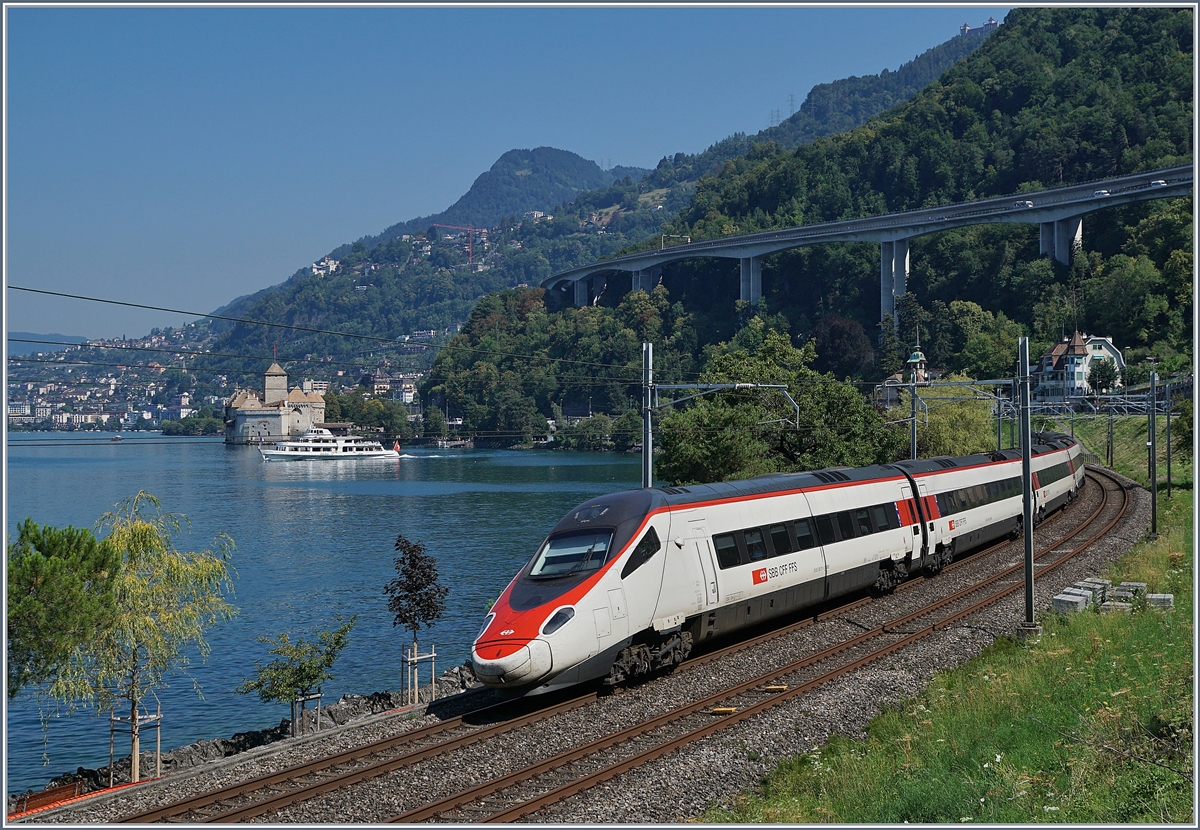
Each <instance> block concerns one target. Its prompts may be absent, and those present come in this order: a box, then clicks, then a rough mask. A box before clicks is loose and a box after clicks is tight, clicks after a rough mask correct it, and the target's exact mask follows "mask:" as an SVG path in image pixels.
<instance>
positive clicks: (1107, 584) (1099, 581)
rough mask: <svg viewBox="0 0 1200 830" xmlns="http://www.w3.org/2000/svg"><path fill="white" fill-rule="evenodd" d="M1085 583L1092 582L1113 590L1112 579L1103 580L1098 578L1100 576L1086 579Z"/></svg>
mask: <svg viewBox="0 0 1200 830" xmlns="http://www.w3.org/2000/svg"><path fill="white" fill-rule="evenodd" d="M1083 581H1084V582H1091V583H1093V584H1095V585H1103V586H1104V587H1105V588H1111V587H1112V580H1111V579H1101V578H1100V577H1098V576H1089V577H1085V578H1084V580H1083Z"/></svg>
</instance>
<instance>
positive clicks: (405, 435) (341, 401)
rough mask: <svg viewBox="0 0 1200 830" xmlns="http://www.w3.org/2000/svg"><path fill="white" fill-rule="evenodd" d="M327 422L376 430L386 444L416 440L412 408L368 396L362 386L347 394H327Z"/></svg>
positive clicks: (396, 402)
mask: <svg viewBox="0 0 1200 830" xmlns="http://www.w3.org/2000/svg"><path fill="white" fill-rule="evenodd" d="M325 421H326V423H331V424H332V423H338V422H341V421H345V422H347V423H351V424H354V425H355V426H357V427H360V428H367V429H374V430H376V431H378V432H379V433H380V438H381V439H382V440H383V441H389V442H390V441H397V440H398V441H400V442H402V443H403V442H404V441H407V440H408V439H410V438H412V437H413V433H414V430H413V427H412V424H410V423H409V421H408V409H407V407H405V406H404V404H402V403H400V402H399V401H392V400H387V399H385V398H374V397H367V396H366V395H365V394H364V393H363V391H362V389H361V387H360V388H359V389H356V390H354V391H353V392H349V393H347V394H345V395H339V394H337V393H336V392H327V393H326V394H325Z"/></svg>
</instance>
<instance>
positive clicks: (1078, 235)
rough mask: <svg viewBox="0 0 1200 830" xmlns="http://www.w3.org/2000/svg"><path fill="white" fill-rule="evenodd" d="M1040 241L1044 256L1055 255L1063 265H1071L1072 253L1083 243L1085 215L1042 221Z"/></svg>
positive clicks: (1039, 246) (1040, 248)
mask: <svg viewBox="0 0 1200 830" xmlns="http://www.w3.org/2000/svg"><path fill="white" fill-rule="evenodd" d="M1038 243H1039V245H1038V248H1039V250H1040V252H1041V254H1042V256H1048V257H1053V258H1054V259H1056V260H1058V261H1059V262H1061V263H1062V264H1063V265H1070V264H1071V257H1072V255H1074V253H1075V252H1076V251H1078V250H1079V248H1080V247H1081V246H1082V245H1083V217H1082V216H1068V217H1067V218H1066V219H1056V220H1055V221H1053V222H1042V223H1041V225H1040V226H1039V234H1038Z"/></svg>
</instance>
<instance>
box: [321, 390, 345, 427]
mask: <svg viewBox="0 0 1200 830" xmlns="http://www.w3.org/2000/svg"><path fill="white" fill-rule="evenodd" d="M341 417H342V402H341V399H340V398H339V397H338V395H337V393H336V392H334V391H332V390H331V391H329V392H326V393H325V421H326V423H331V424H332V423H336V422H337V421H338V420H339V419H341Z"/></svg>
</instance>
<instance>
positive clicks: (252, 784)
mask: <svg viewBox="0 0 1200 830" xmlns="http://www.w3.org/2000/svg"><path fill="white" fill-rule="evenodd" d="M595 697H596V695H595V693H594V692H593V693H591V694H585V695H581V696H578V697H574V698H571V699H570V700H567V701H563V702H562V703H559V704H557V705H556V706H553V707H550V708H547V709H539V710H537V711H535V712H531V713H528V714H527V715H523V716H519V717H517V718H515V719H508V720H504V721H501V722H499V723H496V724H492V725H491V726H483V727H479V728H477V729H475V730H473V731H471V732H469V733H467V735H465V736H461V737H460V738H458V739H452V740H460V741H462V743H461V744H460V745H463V746H465V745H468V744H469V743H473V742H474V741H470V740H467V739H469V738H471V737H473V736H478V737H476V738H475V740H482V739H483V738H486V737H490V736H491V735H495V734H501V733H502V732H505V731H511V730H512V729H515V728H518V727H520V726H524V725H526V724H528V723H532V722H535V721H537V720H541V719H543V718H545V717H549V716H552V715H556V714H561V713H562V712H567V711H570V710H571V709H573V708H576V707H577V706H581V705H583V704H586V703H590V702H591V701H592V700H594V699H595ZM513 703H514V702H513V701H502V702H500V703H497V704H494V705H492V706H485V707H483V708H480V709H476V710H474V711H472V712H467V713H465V714H462V715H456V716H455V717H453V718H449V719H448V720H445V721H441V722H440V723H433V724H430V725H428V726H423V727H420V728H418V729H413V730H411V731H409V732H403V733H401V734H399V735H394V736H392V737H390V738H383V739H381V740H378V741H374V742H373V743H370V744H366V745H364V746H359V747H353V748H351V749H347V750H345V751H344V752H339V753H337V754H335V755H329V756H324V757H321V758H317V759H315V760H312V761H306V762H304V763H301V764H295V765H293V766H290V767H287V768H286V769H282V770H279V771H278V772H273V773H268V774H266V775H260V776H258V777H256V778H251V779H249V780H247V781H243V782H241V783H240V784H236V785H234V786H232V787H227V788H224V789H221V790H215V791H213V792H209V793H202V794H200V795H197V796H194V797H191V798H185V799H181V800H179V801H175V802H173V803H171V804H167V805H164V806H162V807H156V808H154V809H151V810H145V811H143V812H140V813H136V814H134V815H131V816H126V817H124V818H121V819H118V820H117V821H118V822H122V823H124V822H130V823H133V822H136V823H149V822H154V821H161V820H162V819H164V818H170V817H174V816H180V815H184V814H186V813H188V812H191V811H193V810H197V809H200V808H202V807H207V806H210V805H212V804H216V803H218V802H221V801H229V800H233V799H236V798H240V797H243V796H247V795H249V794H251V793H253V792H255V791H258V790H264V789H269V788H272V787H275V786H278V785H280V784H286V783H288V782H291V781H295V780H296V779H297V778H300V777H302V776H305V775H311V774H314V773H319V772H321V771H322V770H329V769H333V768H335V767H338V766H341V765H344V764H347V763H353V762H355V761H359V760H363V759H365V758H368V757H370V756H372V755H377V754H380V753H384V752H388V751H390V750H393V749H399V748H401V747H403V746H406V745H408V744H413V743H417V742H418V741H421V740H424V739H426V738H431V737H437V736H438V735H440V734H444V733H446V732H450V731H452V730H454V729H458V728H461V727H470V724H469V723H465V722H464V719H465V718H469V717H472V716H478V715H486V714H487V713H488V712H493V711H494V712H496V713H502V712H503V710H504V708H506V707H508V708H511V707H512V705H513ZM444 743H445V742H443V743H440V744H434V745H433V746H429V747H423V748H420V749H416V750H413V751H411V752H407V753H404V754H402V755H400V756H398V758H393V759H390V760H388V761H384V762H380V763H377V764H373V765H371V766H369V767H366V768H360V769H359V770H357V771H356V772H362V771H364V770H367V769H373V768H376V767H379V766H383V765H386V764H389V763H393V762H394V761H396V760H402V761H405V762H410V761H409V759H413V758H414V757H416V756H421V757H427V756H428V754H429V753H430V750H433V749H435V748H436V747H438V746H442V745H444ZM416 759H417V760H420V758H419V757H418V758H416ZM351 774H352V773H351ZM345 775H346V774H345V773H343V774H342V775H338V776H336V777H334V778H332V779H329V780H334V781H340V780H342V779H343V778H344V777H345ZM260 803H265V802H255V804H260ZM248 806H253V805H248ZM246 809H247V807H243V808H240V810H241V811H245V810H246ZM233 812H237V811H233ZM227 814H228V813H220V814H216V815H213V816H209V817H205V818H199V819H197V820H199V821H216V820H219V819H220V818H221V817H222V816H224V815H227ZM247 815H252V813H247Z"/></svg>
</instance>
